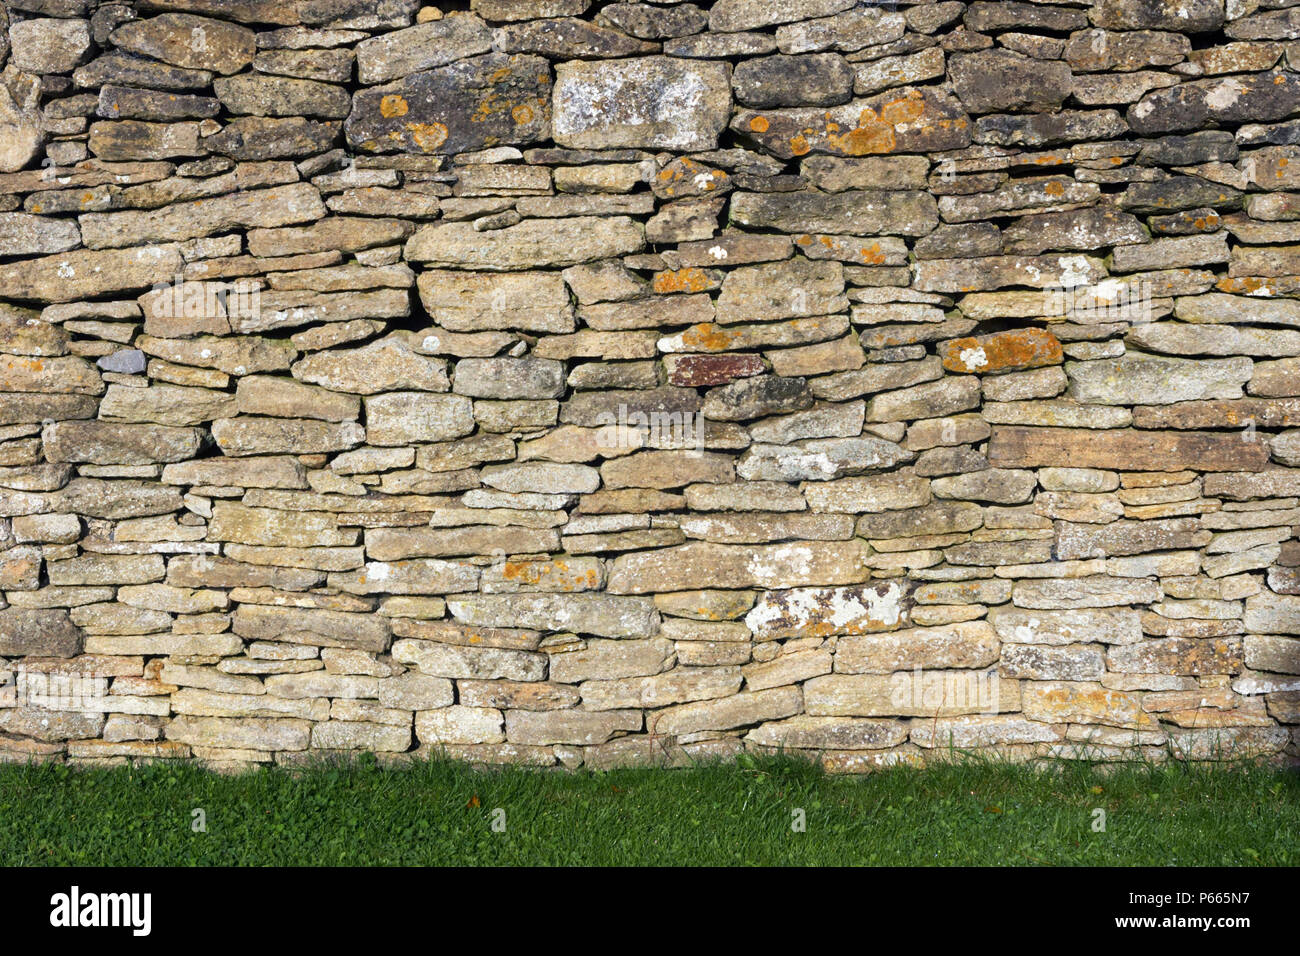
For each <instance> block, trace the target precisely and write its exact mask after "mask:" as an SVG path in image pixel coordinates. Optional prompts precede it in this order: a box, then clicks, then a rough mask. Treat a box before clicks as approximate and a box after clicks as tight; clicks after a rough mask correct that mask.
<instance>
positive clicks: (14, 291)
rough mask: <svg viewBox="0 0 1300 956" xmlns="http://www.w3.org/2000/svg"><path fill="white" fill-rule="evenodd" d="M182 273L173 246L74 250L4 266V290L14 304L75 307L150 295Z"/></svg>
mask: <svg viewBox="0 0 1300 956" xmlns="http://www.w3.org/2000/svg"><path fill="white" fill-rule="evenodd" d="M180 269H181V256H180V253H179V252H178V251H177V250H176V248H175V247H174V246H166V245H163V246H143V247H137V248H133V249H113V250H104V251H90V250H75V251H72V252H65V253H62V254H60V255H55V256H48V257H45V258H41V259H29V260H26V261H23V262H9V263H5V264H4V265H0V286H3V288H4V290H5V295H6V296H7V297H9V298H13V299H23V300H34V301H37V302H75V301H77V300H78V299H85V298H91V297H93V296H97V295H104V294H106V293H110V292H130V291H134V290H141V289H147V288H148V287H149V286H152V285H154V284H155V283H159V282H168V281H171V279H172V278H173V277H174V276H175V275H176V273H178V272H179V271H180Z"/></svg>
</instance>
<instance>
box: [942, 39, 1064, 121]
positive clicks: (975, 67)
mask: <svg viewBox="0 0 1300 956" xmlns="http://www.w3.org/2000/svg"><path fill="white" fill-rule="evenodd" d="M948 70H949V72H950V73H951V74H952V83H953V89H954V90H955V91H956V93H957V97H958V98H959V99H960V100H961V102H962V105H963V106H965V107H966V109H968V110H970V111H971V112H972V113H999V112H1005V111H1010V110H1051V109H1055V108H1056V107H1059V106H1060V105H1061V103H1062V102H1064V100H1065V98H1066V97H1067V96H1068V95H1069V94H1070V88H1071V86H1070V83H1071V75H1070V68H1069V67H1068V66H1066V65H1065V64H1064V63H1061V62H1059V61H1052V60H1036V59H1034V58H1032V57H1027V56H1022V55H1021V54H1019V53H1013V52H1011V51H1010V50H982V51H980V52H979V53H967V54H963V55H959V56H954V57H953V58H952V59H951V60H950V61H949V63H948Z"/></svg>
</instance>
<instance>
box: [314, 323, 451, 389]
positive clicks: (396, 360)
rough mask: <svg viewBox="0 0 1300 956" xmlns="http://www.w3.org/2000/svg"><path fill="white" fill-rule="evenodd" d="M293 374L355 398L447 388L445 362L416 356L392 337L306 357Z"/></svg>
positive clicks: (402, 343) (409, 347)
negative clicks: (377, 393)
mask: <svg viewBox="0 0 1300 956" xmlns="http://www.w3.org/2000/svg"><path fill="white" fill-rule="evenodd" d="M293 375H294V377H295V378H298V379H301V380H302V381H304V382H310V383H312V384H313V385H320V386H323V387H324V388H326V389H330V390H332V391H335V392H351V393H353V394H357V395H373V394H375V393H376V392H389V391H395V390H399V389H421V390H427V391H431V392H445V391H447V390H448V389H449V388H450V385H451V382H450V380H449V379H448V377H447V365H446V362H445V361H443V360H442V359H437V358H427V357H425V356H423V355H420V354H418V353H417V352H416V351H415V350H414V349H412V348H411V346H410V345H408V344H407V343H406V341H405V340H403V339H401V338H399V337H396V336H393V337H390V338H384V339H379V340H378V341H376V342H372V343H371V344H369V345H365V346H362V347H361V348H358V349H339V350H332V349H331V350H327V351H324V352H317V353H316V354H315V355H309V356H307V357H306V358H304V359H301V360H300V361H298V362H297V363H295V364H294V366H293Z"/></svg>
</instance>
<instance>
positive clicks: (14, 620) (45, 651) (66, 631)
mask: <svg viewBox="0 0 1300 956" xmlns="http://www.w3.org/2000/svg"><path fill="white" fill-rule="evenodd" d="M82 645H83V634H82V632H81V629H80V628H78V627H77V626H76V625H75V624H73V623H72V621H71V620H69V618H68V613H67V611H63V610H58V609H35V608H33V609H27V608H17V607H10V608H6V609H4V610H3V611H0V654H4V655H6V656H10V657H26V656H29V655H30V656H33V657H65V658H66V657H75V656H76V655H78V654H80V653H81V650H82Z"/></svg>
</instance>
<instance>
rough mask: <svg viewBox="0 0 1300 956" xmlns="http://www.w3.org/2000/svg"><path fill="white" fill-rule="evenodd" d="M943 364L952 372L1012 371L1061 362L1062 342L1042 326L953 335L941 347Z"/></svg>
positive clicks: (1062, 356)
mask: <svg viewBox="0 0 1300 956" xmlns="http://www.w3.org/2000/svg"><path fill="white" fill-rule="evenodd" d="M939 356H940V358H941V359H942V360H943V367H944V368H946V369H947V370H948V371H950V372H962V373H971V372H978V373H984V372H1010V371H1018V370H1020V369H1028V368H1041V367H1042V366H1044V365H1060V364H1061V362H1062V361H1064V359H1065V355H1064V353H1063V352H1062V351H1061V343H1060V342H1059V341H1057V338H1056V336H1054V335H1053V334H1052V333H1051V332H1046V331H1044V330H1042V329H1013V330H1011V331H1008V332H995V333H993V334H992V335H981V336H970V337H967V338H964V339H953V340H951V341H949V342H944V343H943V344H942V345H941V346H940V347H939Z"/></svg>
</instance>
